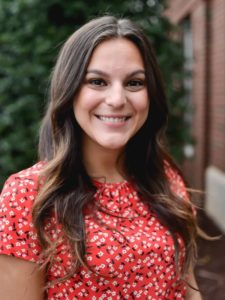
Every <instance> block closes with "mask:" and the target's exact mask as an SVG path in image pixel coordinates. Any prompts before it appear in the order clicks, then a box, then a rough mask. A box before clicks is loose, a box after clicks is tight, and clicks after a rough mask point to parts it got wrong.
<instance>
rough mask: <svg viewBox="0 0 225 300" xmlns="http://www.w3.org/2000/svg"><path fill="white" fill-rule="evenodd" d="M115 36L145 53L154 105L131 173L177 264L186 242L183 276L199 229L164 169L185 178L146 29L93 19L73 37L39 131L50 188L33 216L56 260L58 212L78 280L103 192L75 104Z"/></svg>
mask: <svg viewBox="0 0 225 300" xmlns="http://www.w3.org/2000/svg"><path fill="white" fill-rule="evenodd" d="M112 38H125V39H128V40H130V41H132V42H133V43H134V44H135V45H136V46H137V47H138V49H139V51H140V53H141V55H142V58H143V61H144V65H145V70H146V82H147V88H148V95H149V98H150V99H151V105H150V112H149V115H148V118H147V120H146V122H145V124H144V125H143V127H142V128H141V129H140V130H139V131H138V133H137V134H136V135H135V136H134V137H133V138H131V140H130V141H129V142H128V144H127V145H126V149H125V165H126V170H127V173H128V174H127V175H128V176H132V178H133V179H134V182H135V185H136V188H137V191H138V192H139V194H140V196H141V197H142V199H143V201H146V202H147V203H148V204H149V207H151V209H153V210H154V212H155V213H156V214H157V215H158V217H159V219H160V221H161V222H162V223H163V224H165V226H167V227H168V228H169V230H170V232H171V234H172V237H173V239H174V245H175V249H176V258H177V262H178V260H179V255H180V247H179V243H178V236H181V237H182V239H183V241H184V245H185V249H186V257H185V264H184V268H183V270H182V272H183V274H184V273H185V271H186V270H187V268H188V267H189V265H190V262H191V261H192V259H193V257H194V254H195V237H196V228H197V225H196V221H195V217H194V216H193V211H192V207H191V204H190V202H189V201H183V200H182V199H180V198H179V197H178V195H176V194H175V193H174V192H173V191H172V189H171V184H170V181H169V179H168V176H167V175H166V171H165V169H166V168H165V166H166V165H167V166H169V168H172V169H173V170H174V171H175V172H177V173H178V174H179V176H181V178H182V175H181V173H180V171H179V170H178V168H177V167H176V165H175V164H174V163H173V162H172V160H171V158H170V157H169V155H168V154H167V152H166V151H165V147H164V146H163V137H164V132H165V128H166V125H167V118H168V107H167V100H166V95H165V89H164V84H163V80H162V77H161V73H160V70H159V67H158V64H157V61H156V57H155V54H154V51H153V48H152V46H151V43H150V41H149V40H148V38H147V37H146V36H145V34H144V33H143V32H142V30H141V29H140V28H138V27H137V26H136V25H135V24H134V23H132V22H131V21H130V20H128V19H116V18H115V17H113V16H104V17H101V18H97V19H94V20H92V21H90V22H89V23H87V24H85V25H84V26H83V27H81V28H80V29H79V30H77V31H76V32H74V33H73V34H72V35H71V36H70V37H69V39H68V40H67V41H66V42H65V44H64V46H63V47H62V49H61V51H60V54H59V57H58V60H57V63H56V66H55V68H54V70H53V74H52V80H51V92H50V102H49V106H48V109H47V112H46V115H45V117H44V120H43V123H42V127H41V130H40V142H39V153H40V159H41V160H44V161H46V162H47V163H46V165H45V168H44V172H43V176H44V184H43V185H42V187H41V189H40V192H39V195H38V198H37V201H36V202H35V206H34V210H33V218H34V224H35V226H36V228H37V232H38V237H39V240H40V244H41V246H42V247H43V250H44V252H43V253H44V254H46V255H47V253H48V255H49V256H50V257H51V256H53V252H54V249H53V248H52V244H51V239H50V238H49V236H48V235H47V234H46V232H45V230H44V228H45V222H46V219H47V218H48V217H49V216H50V215H51V212H52V211H54V213H55V215H56V219H57V222H58V223H59V224H61V226H62V228H63V231H64V234H65V236H66V238H67V239H68V241H69V244H70V247H71V252H72V255H73V257H74V261H73V262H74V264H73V268H72V269H71V274H72V272H74V271H75V270H76V269H77V268H78V266H80V264H86V262H85V251H86V250H85V246H86V243H85V229H84V219H83V209H84V207H85V205H86V204H87V203H89V202H90V201H91V200H92V199H93V195H94V193H95V191H96V188H95V187H94V185H93V183H92V180H91V178H90V177H89V176H88V174H87V172H86V170H85V167H84V165H83V162H82V149H81V135H82V131H81V129H80V127H79V125H78V124H77V122H76V119H75V117H74V113H73V101H74V98H76V94H77V92H78V91H79V88H80V86H81V84H82V82H83V80H84V77H85V72H86V69H87V66H88V63H89V61H90V58H91V55H92V53H93V51H94V49H95V48H96V46H97V45H99V44H100V43H101V42H103V41H105V40H108V39H112ZM150 99H149V100H150ZM177 265H178V263H177Z"/></svg>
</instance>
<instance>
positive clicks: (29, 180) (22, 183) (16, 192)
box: [0, 162, 45, 205]
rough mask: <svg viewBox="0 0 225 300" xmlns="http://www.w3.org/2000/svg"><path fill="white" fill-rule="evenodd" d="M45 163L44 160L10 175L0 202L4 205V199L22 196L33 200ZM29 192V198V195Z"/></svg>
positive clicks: (14, 198) (15, 198)
mask: <svg viewBox="0 0 225 300" xmlns="http://www.w3.org/2000/svg"><path fill="white" fill-rule="evenodd" d="M44 164H45V163H44V162H38V163H36V164H34V165H33V166H31V167H29V168H27V169H24V170H21V171H19V172H17V173H14V174H12V175H11V176H9V178H8V179H7V180H6V182H5V184H4V186H3V189H2V192H1V195H0V204H1V205H3V204H4V201H7V202H8V200H10V201H13V200H17V199H20V198H23V199H26V200H27V199H30V200H33V198H34V197H35V195H36V194H37V192H38V188H39V184H40V183H41V180H39V179H40V173H41V171H42V169H43V166H44ZM28 194H29V198H28V197H27V195H28Z"/></svg>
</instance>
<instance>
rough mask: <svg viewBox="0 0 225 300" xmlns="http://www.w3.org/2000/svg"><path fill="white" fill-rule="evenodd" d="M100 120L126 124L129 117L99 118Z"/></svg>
mask: <svg viewBox="0 0 225 300" xmlns="http://www.w3.org/2000/svg"><path fill="white" fill-rule="evenodd" d="M98 118H99V119H100V120H101V121H104V122H114V123H119V122H125V121H126V120H127V119H128V117H105V116H98Z"/></svg>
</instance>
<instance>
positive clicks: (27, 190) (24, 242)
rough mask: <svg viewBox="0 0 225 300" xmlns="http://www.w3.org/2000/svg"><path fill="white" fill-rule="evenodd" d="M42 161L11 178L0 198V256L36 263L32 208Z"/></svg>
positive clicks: (36, 246) (35, 238)
mask: <svg viewBox="0 0 225 300" xmlns="http://www.w3.org/2000/svg"><path fill="white" fill-rule="evenodd" d="M43 166H44V163H43V162H38V163H36V164H35V165H33V166H31V167H29V168H27V169H25V170H22V171H20V172H18V173H15V174H13V175H11V176H10V177H9V178H8V179H7V180H6V182H5V184H4V187H3V190H2V193H1V195H0V254H8V255H14V256H16V257H19V258H24V259H27V260H30V261H37V260H38V253H39V245H38V243H37V234H36V231H35V228H34V225H33V220H32V208H33V204H34V201H35V199H36V196H37V193H38V190H39V184H40V183H39V175H40V172H41V170H42V168H43Z"/></svg>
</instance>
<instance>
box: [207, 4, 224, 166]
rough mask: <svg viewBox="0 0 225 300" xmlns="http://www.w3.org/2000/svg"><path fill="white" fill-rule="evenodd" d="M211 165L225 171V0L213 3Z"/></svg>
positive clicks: (210, 108) (211, 33) (211, 40)
mask: <svg viewBox="0 0 225 300" xmlns="http://www.w3.org/2000/svg"><path fill="white" fill-rule="evenodd" d="M210 14H211V16H210V17H211V26H210V29H211V30H210V49H211V51H210V69H211V70H210V107H209V111H210V112H209V115H210V131H209V135H210V138H211V140H210V151H209V164H210V165H214V166H216V167H217V168H219V169H220V170H222V171H225V0H214V1H211V2H210Z"/></svg>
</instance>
